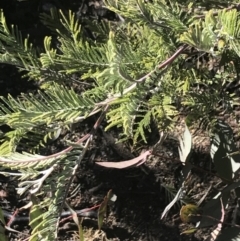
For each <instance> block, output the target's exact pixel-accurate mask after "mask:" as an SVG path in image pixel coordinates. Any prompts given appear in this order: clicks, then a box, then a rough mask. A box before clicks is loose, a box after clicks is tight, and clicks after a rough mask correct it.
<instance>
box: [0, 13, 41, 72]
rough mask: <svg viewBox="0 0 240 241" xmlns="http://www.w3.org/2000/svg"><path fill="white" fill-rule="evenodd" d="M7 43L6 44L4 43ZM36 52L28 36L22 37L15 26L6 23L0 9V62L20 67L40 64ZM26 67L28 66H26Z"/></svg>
mask: <svg viewBox="0 0 240 241" xmlns="http://www.w3.org/2000/svg"><path fill="white" fill-rule="evenodd" d="M6 43H7V44H6ZM37 55H38V53H37V51H36V49H35V48H33V45H32V44H31V43H29V38H28V37H27V38H25V39H23V37H22V34H21V32H20V31H19V30H18V28H17V27H15V26H13V25H12V26H11V27H10V29H9V27H8V25H7V22H6V19H5V16H4V13H3V10H1V11H0V62H1V63H7V64H13V65H16V66H18V67H20V68H24V67H27V66H29V65H31V66H32V64H34V66H35V67H39V66H40V62H39V61H38V57H37ZM27 68H28V67H27Z"/></svg>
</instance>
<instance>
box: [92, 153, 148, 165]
mask: <svg viewBox="0 0 240 241" xmlns="http://www.w3.org/2000/svg"><path fill="white" fill-rule="evenodd" d="M151 154H152V153H151V151H149V150H148V151H145V152H144V153H142V154H140V155H139V156H138V157H135V158H133V159H131V160H128V161H121V162H96V164H98V165H99V166H103V167H108V168H117V169H124V168H130V167H134V166H140V165H141V164H143V163H144V162H145V161H146V159H147V157H148V156H149V155H151Z"/></svg>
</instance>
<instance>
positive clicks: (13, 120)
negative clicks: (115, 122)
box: [0, 84, 94, 129]
mask: <svg viewBox="0 0 240 241" xmlns="http://www.w3.org/2000/svg"><path fill="white" fill-rule="evenodd" d="M1 99H2V101H3V102H4V104H1V110H0V111H1V112H0V114H1V115H0V123H2V124H7V125H9V126H10V127H12V128H25V129H31V128H33V127H35V126H38V125H42V124H46V125H47V126H48V125H51V124H52V123H53V122H58V123H59V124H62V125H67V124H71V123H74V122H77V121H79V120H81V119H83V117H82V116H85V115H86V113H87V112H88V111H89V112H90V111H91V110H92V109H93V107H94V103H93V102H92V101H91V100H90V99H84V98H82V97H81V96H79V95H78V94H76V93H75V92H74V90H73V89H67V88H65V87H63V86H60V85H57V84H55V85H53V86H51V87H50V88H49V89H47V90H45V91H44V92H43V91H39V92H38V95H33V94H31V93H30V94H22V95H21V97H20V98H18V99H17V100H15V99H14V98H13V97H12V96H11V95H9V96H8V98H4V97H2V98H1Z"/></svg>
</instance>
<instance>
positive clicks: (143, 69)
mask: <svg viewBox="0 0 240 241" xmlns="http://www.w3.org/2000/svg"><path fill="white" fill-rule="evenodd" d="M105 4H106V7H107V8H109V9H110V10H112V11H114V12H116V13H117V14H119V18H120V19H121V21H118V22H117V21H115V22H106V21H102V22H101V23H99V22H98V23H96V22H90V21H89V22H86V23H85V26H87V27H88V28H89V29H90V31H92V34H93V36H95V39H94V38H91V37H89V36H87V35H86V32H85V31H84V27H82V26H81V25H80V24H79V21H78V19H77V17H76V15H75V14H74V13H72V12H71V11H69V13H68V14H63V12H62V11H57V10H56V9H52V11H51V14H42V15H41V16H40V18H41V21H42V22H43V23H44V24H45V25H46V26H47V27H49V28H50V29H51V30H52V31H53V32H54V34H55V36H57V39H55V38H52V37H51V36H46V37H45V39H44V43H43V47H44V48H43V49H41V48H37V47H35V46H33V45H32V44H31V43H30V41H29V39H28V38H27V39H23V38H22V36H21V33H20V32H19V31H18V28H17V27H16V26H11V27H9V25H7V24H6V19H5V17H4V13H3V12H2V11H1V14H0V62H1V63H7V64H12V65H15V66H17V67H18V68H19V69H20V70H21V71H23V70H24V74H25V76H26V77H28V78H30V79H33V80H35V81H36V82H37V83H38V84H39V86H40V90H39V91H38V92H37V93H35V94H26V93H23V94H22V95H21V96H19V97H17V98H13V97H12V96H11V95H10V94H9V95H8V96H7V97H1V102H0V125H8V126H9V127H11V128H12V130H11V131H10V132H8V133H6V134H5V135H1V136H2V137H1V145H0V154H1V155H2V156H3V158H5V156H7V157H8V159H6V162H4V161H3V159H2V162H1V163H2V166H3V167H9V168H13V169H14V168H20V169H21V171H23V172H24V173H28V172H29V170H30V169H31V168H32V170H35V171H37V172H38V171H42V170H43V169H46V170H48V168H50V167H51V166H53V165H59V161H63V163H64V164H63V166H65V167H66V172H62V173H61V175H60V174H59V173H57V172H55V174H54V175H52V177H51V178H52V180H55V181H57V182H60V181H61V180H62V179H64V180H65V179H66V178H67V177H69V175H70V173H72V172H71V169H72V168H73V167H74V165H75V162H74V161H72V162H68V161H67V160H68V158H69V157H71V158H72V160H75V161H76V160H77V159H78V157H77V155H72V154H71V152H70V153H69V152H66V153H61V154H59V156H57V157H56V160H55V159H54V161H52V159H51V156H50V157H46V160H44V161H42V157H41V158H40V160H41V161H40V163H38V165H39V168H40V169H38V167H37V166H35V164H34V165H33V166H32V163H35V161H34V160H35V158H36V162H37V161H38V157H31V158H32V159H31V160H32V161H33V162H28V161H27V159H28V158H30V157H29V155H30V154H29V153H25V152H24V153H21V155H20V154H19V155H20V156H18V158H17V159H16V160H17V163H18V164H17V165H15V166H14V165H13V163H11V162H9V161H10V160H11V158H13V157H15V156H14V155H16V150H17V147H18V146H19V143H21V141H22V140H23V138H25V139H24V140H29V139H30V140H33V139H34V138H31V137H32V136H36V139H37V140H39V143H41V144H44V142H46V141H47V140H48V139H51V138H53V137H54V136H55V134H56V132H58V131H59V130H61V129H62V128H69V127H70V125H71V124H73V123H76V122H80V121H82V120H84V119H86V118H88V117H89V116H91V115H94V114H96V113H100V112H102V111H103V109H105V108H106V106H108V111H107V115H106V118H107V121H108V126H107V129H109V128H111V127H113V126H117V127H118V128H119V130H120V132H121V133H120V135H121V137H122V138H125V139H126V138H127V139H132V140H133V141H134V143H137V142H138V141H141V140H143V141H145V142H146V141H147V136H146V131H151V128H150V126H151V123H152V122H154V123H155V124H157V126H158V128H159V129H162V130H169V129H171V130H172V129H174V125H175V122H176V120H177V119H178V117H179V115H180V114H182V113H181V112H182V111H184V114H185V115H187V116H188V120H190V119H191V122H192V123H196V122H197V121H198V119H199V117H203V116H204V117H206V119H207V120H211V119H212V116H210V115H209V113H212V111H213V110H216V109H217V108H220V109H221V108H222V107H221V105H219V103H221V104H223V105H222V106H223V108H224V110H225V111H229V110H232V107H233V104H234V103H236V102H237V101H238V99H237V97H235V96H234V95H233V94H229V93H227V92H225V91H224V89H223V85H224V84H225V83H228V82H232V81H233V80H234V79H235V78H236V76H237V75H238V71H239V66H238V65H237V64H236V63H237V62H238V61H239V53H240V45H239V37H240V22H239V13H238V12H237V10H236V8H234V7H233V8H232V9H230V8H229V9H223V10H220V9H219V10H217V9H216V8H217V7H215V9H213V10H210V11H206V12H205V11H204V9H203V10H201V8H199V6H201V3H200V2H197V3H195V2H193V3H190V4H189V3H188V4H187V3H183V2H180V1H179V2H178V1H164V0H161V1H157V0H153V1H144V0H119V1H117V0H106V1H105ZM219 4H220V3H219ZM218 6H220V5H218ZM221 6H225V5H224V4H223V5H221ZM181 48H182V52H181V54H179V55H176V56H175V57H173V59H172V60H171V61H169V62H166V64H164V66H161V63H163V62H164V61H166V60H168V58H170V57H171V56H172V55H174V53H175V52H176V51H177V50H178V49H181ZM191 49H193V51H195V53H197V54H198V56H203V55H206V54H208V55H209V56H210V58H213V59H214V60H221V65H222V67H224V71H221V69H220V67H219V66H217V68H216V70H214V71H213V70H212V69H213V68H211V69H209V68H208V66H207V67H206V66H205V67H204V66H203V67H200V68H199V67H197V65H196V64H195V63H194V61H193V63H192V65H191V67H188V66H187V65H186V63H187V56H188V55H187V53H188V54H189V55H190V56H191V54H192V53H191ZM229 56H230V57H229ZM219 63H220V62H219ZM73 74H77V75H78V76H80V80H79V82H78V80H76V79H75V78H74V76H73ZM72 85H74V86H76V85H78V87H81V93H79V89H78V88H69V86H72ZM186 107H188V108H186ZM186 110H188V111H189V112H187V113H186V112H185V111H186ZM40 140H42V141H40ZM43 140H44V141H43ZM22 148H23V149H24V148H25V151H31V148H30V147H29V146H26V145H25V146H24V145H23V147H22ZM79 155H80V154H79ZM9 158H10V159H9ZM43 159H44V158H43ZM21 160H24V161H25V162H24V163H25V164H26V165H22V162H21ZM0 161H1V160H0ZM30 163H31V164H30ZM29 168H30V169H29ZM53 172H54V170H53ZM33 173H34V177H33V178H35V177H36V173H35V172H33ZM26 177H28V178H30V177H29V175H27V176H26ZM47 183H48V184H47V187H49V186H48V185H50V183H51V181H49V182H47ZM53 189H54V191H53V192H55V193H57V195H54V198H53V200H51V201H50V200H48V202H47V203H48V205H50V204H51V205H53V207H54V208H53V209H52V210H55V211H53V213H52V215H53V217H54V218H56V215H57V211H59V210H58V209H55V208H56V207H57V206H58V204H59V203H62V202H63V201H64V200H62V199H61V198H60V196H64V195H63V193H64V191H63V189H64V188H62V187H61V188H59V189H58V187H56V186H55V187H54V188H53ZM49 203H50V204H49ZM56 210H57V211H56ZM49 220H50V219H49ZM55 231H56V230H55ZM44 232H45V231H44ZM44 232H43V233H42V235H43V236H44V235H45V234H46V233H45V234H44ZM45 238H47V237H45ZM49 240H51V239H50V238H49Z"/></svg>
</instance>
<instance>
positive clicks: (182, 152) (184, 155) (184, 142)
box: [178, 124, 192, 163]
mask: <svg viewBox="0 0 240 241" xmlns="http://www.w3.org/2000/svg"><path fill="white" fill-rule="evenodd" d="M179 142H180V147H179V148H178V152H179V156H180V160H181V162H182V163H186V162H187V161H188V160H189V158H190V153H191V149H192V136H191V133H190V131H189V129H188V127H187V125H186V124H185V131H184V133H183V136H182V137H181V138H179Z"/></svg>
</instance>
